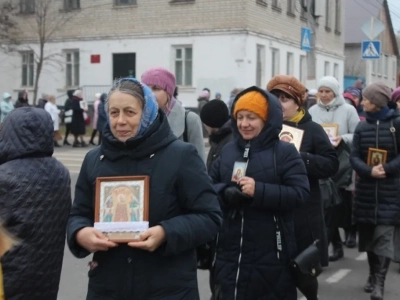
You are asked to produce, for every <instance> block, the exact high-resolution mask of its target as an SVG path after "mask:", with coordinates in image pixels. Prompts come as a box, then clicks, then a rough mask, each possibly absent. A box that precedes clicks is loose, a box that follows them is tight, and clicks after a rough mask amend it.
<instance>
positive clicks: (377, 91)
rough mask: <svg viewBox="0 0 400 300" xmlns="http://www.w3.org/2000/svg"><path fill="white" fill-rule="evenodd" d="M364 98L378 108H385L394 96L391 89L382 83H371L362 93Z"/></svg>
mask: <svg viewBox="0 0 400 300" xmlns="http://www.w3.org/2000/svg"><path fill="white" fill-rule="evenodd" d="M362 95H363V98H364V99H365V98H366V99H367V100H369V102H371V103H373V104H375V105H376V106H377V107H385V106H386V105H387V104H388V102H389V101H390V97H391V95H392V91H391V89H390V88H389V87H388V86H387V85H386V84H384V83H382V82H376V83H371V84H370V85H368V86H367V87H366V88H365V89H364V91H363V92H362Z"/></svg>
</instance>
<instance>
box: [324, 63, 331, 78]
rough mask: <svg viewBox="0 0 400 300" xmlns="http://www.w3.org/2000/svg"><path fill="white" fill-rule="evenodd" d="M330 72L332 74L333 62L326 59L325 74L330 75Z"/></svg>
mask: <svg viewBox="0 0 400 300" xmlns="http://www.w3.org/2000/svg"><path fill="white" fill-rule="evenodd" d="M330 74H331V63H330V62H329V61H325V64H324V76H330Z"/></svg>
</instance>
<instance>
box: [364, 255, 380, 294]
mask: <svg viewBox="0 0 400 300" xmlns="http://www.w3.org/2000/svg"><path fill="white" fill-rule="evenodd" d="M367 255H368V265H369V276H368V280H367V283H366V284H365V286H364V292H366V293H372V291H373V290H374V281H375V279H374V274H375V272H374V266H375V264H376V263H375V261H376V260H377V259H378V258H377V256H376V255H375V253H374V252H370V251H368V252H367Z"/></svg>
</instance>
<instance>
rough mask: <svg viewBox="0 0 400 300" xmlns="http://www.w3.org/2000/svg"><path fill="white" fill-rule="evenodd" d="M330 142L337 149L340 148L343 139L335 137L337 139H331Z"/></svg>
mask: <svg viewBox="0 0 400 300" xmlns="http://www.w3.org/2000/svg"><path fill="white" fill-rule="evenodd" d="M330 140H331V143H332V145H333V147H335V148H336V147H337V146H339V144H340V142H341V141H342V137H341V136H335V137H332V138H330Z"/></svg>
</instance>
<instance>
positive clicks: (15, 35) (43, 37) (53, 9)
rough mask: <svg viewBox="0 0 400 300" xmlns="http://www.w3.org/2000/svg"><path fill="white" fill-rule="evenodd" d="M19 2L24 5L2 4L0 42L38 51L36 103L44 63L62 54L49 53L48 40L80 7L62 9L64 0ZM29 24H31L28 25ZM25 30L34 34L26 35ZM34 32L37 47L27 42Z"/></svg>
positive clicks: (9, 1)
mask: <svg viewBox="0 0 400 300" xmlns="http://www.w3.org/2000/svg"><path fill="white" fill-rule="evenodd" d="M3 2H4V1H3ZM17 2H18V4H19V5H21V6H19V5H18V4H15V0H14V1H13V0H5V2H4V3H3V4H2V5H1V6H0V20H1V21H0V27H3V28H2V29H4V30H2V31H1V32H2V33H0V43H1V44H4V45H8V46H9V45H19V47H18V50H20V51H21V50H30V51H32V52H33V53H34V58H35V77H34V89H33V104H34V105H36V100H37V99H36V98H37V94H38V87H39V79H40V75H41V74H42V71H43V67H44V65H45V64H46V63H51V62H53V63H54V62H57V56H59V55H61V54H60V53H51V54H46V51H45V50H46V44H47V43H48V42H49V41H51V40H52V39H53V38H54V36H55V35H56V34H57V33H58V32H59V31H60V30H61V29H63V26H64V25H65V24H66V23H67V22H68V21H70V20H71V19H72V18H73V17H74V16H76V14H77V13H79V11H75V12H74V13H68V11H65V10H64V11H62V12H60V7H59V5H60V4H59V3H60V2H57V1H54V0H28V1H27V0H25V1H21V2H20V1H19V0H17ZM24 13H25V14H24ZM32 15H33V16H32ZM2 16H3V17H2ZM27 24H28V25H29V27H26V25H27ZM24 26H25V27H24ZM22 28H23V29H24V30H22ZM24 31H28V32H29V33H32V34H28V35H26V34H24ZM32 35H33V36H35V38H34V41H35V43H36V44H37V47H36V48H35V47H31V46H29V45H28V44H27V43H26V42H25V41H26V40H29V39H32ZM58 62H59V61H58Z"/></svg>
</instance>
